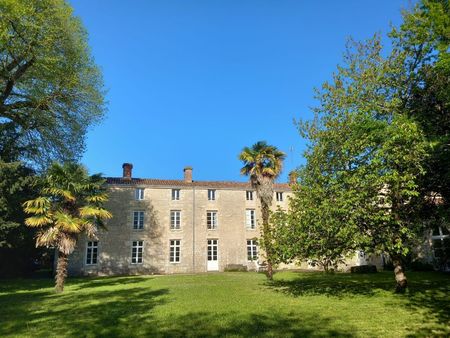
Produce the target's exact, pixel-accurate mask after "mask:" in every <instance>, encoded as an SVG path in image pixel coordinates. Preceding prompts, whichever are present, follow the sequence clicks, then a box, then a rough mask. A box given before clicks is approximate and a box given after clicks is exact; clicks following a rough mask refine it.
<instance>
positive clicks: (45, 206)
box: [23, 197, 51, 214]
mask: <svg viewBox="0 0 450 338" xmlns="http://www.w3.org/2000/svg"><path fill="white" fill-rule="evenodd" d="M23 207H24V211H25V212H26V213H27V214H45V213H46V212H48V210H49V209H50V207H51V202H50V199H49V198H47V197H38V198H35V199H34V200H29V201H26V202H25V203H23Z"/></svg>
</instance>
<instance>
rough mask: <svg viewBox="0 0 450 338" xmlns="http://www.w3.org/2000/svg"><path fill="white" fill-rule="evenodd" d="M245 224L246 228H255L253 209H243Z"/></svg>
mask: <svg viewBox="0 0 450 338" xmlns="http://www.w3.org/2000/svg"><path fill="white" fill-rule="evenodd" d="M245 225H246V227H247V229H255V227H256V217H255V209H247V210H245Z"/></svg>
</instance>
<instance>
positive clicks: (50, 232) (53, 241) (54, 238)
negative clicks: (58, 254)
mask: <svg viewBox="0 0 450 338" xmlns="http://www.w3.org/2000/svg"><path fill="white" fill-rule="evenodd" d="M58 236H59V229H58V228H56V227H50V228H47V229H45V230H41V231H39V232H38V233H37V234H36V247H40V246H46V247H49V246H55V245H57V243H58Z"/></svg>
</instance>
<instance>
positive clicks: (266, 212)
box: [261, 201, 273, 280]
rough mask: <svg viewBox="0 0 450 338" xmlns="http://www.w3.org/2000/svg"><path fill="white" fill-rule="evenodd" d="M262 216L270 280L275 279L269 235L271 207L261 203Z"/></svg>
mask: <svg viewBox="0 0 450 338" xmlns="http://www.w3.org/2000/svg"><path fill="white" fill-rule="evenodd" d="M261 214H262V219H263V234H262V236H263V241H264V250H265V252H266V259H267V278H269V279H270V280H272V279H273V266H272V252H271V251H272V248H271V245H270V244H271V243H270V234H269V231H270V229H269V216H270V211H269V206H268V205H267V204H266V203H264V202H263V201H261Z"/></svg>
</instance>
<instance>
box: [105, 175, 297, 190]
mask: <svg viewBox="0 0 450 338" xmlns="http://www.w3.org/2000/svg"><path fill="white" fill-rule="evenodd" d="M106 182H107V183H108V184H110V185H124V186H137V185H148V186H154V187H172V188H178V187H179V188H187V187H202V188H212V189H237V190H250V189H251V185H250V183H249V182H233V181H193V182H185V181H184V180H162V179H155V178H132V179H124V178H122V177H107V178H106ZM274 189H275V190H285V191H289V190H291V188H290V186H289V184H287V183H275V184H274Z"/></svg>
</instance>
